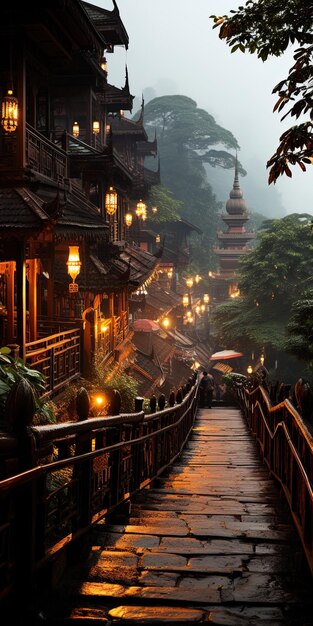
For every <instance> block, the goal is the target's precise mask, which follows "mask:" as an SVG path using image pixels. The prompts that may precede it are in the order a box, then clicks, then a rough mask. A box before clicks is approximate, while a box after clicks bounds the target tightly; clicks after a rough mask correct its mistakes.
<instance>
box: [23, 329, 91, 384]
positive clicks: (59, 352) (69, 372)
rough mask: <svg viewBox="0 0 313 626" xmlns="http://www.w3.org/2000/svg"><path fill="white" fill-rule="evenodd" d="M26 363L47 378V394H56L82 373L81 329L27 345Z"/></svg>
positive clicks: (57, 334)
mask: <svg viewBox="0 0 313 626" xmlns="http://www.w3.org/2000/svg"><path fill="white" fill-rule="evenodd" d="M25 363H26V365H28V366H29V367H33V368H34V369H36V370H38V371H39V372H41V373H42V374H44V376H45V380H46V387H45V392H46V393H50V392H55V391H57V390H58V389H60V388H61V387H62V386H64V383H65V382H69V381H70V380H74V379H75V378H77V377H78V376H79V375H80V372H81V367H80V366H81V328H79V327H78V328H72V329H70V330H63V331H61V332H58V333H55V334H53V335H49V336H48V337H43V338H42V339H37V341H31V342H29V343H27V344H26V355H25Z"/></svg>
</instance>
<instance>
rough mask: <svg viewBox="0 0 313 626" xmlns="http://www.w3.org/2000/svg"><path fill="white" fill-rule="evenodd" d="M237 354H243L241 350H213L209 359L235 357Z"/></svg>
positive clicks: (218, 359) (216, 359) (217, 359)
mask: <svg viewBox="0 0 313 626" xmlns="http://www.w3.org/2000/svg"><path fill="white" fill-rule="evenodd" d="M238 356H243V354H242V352H235V351H234V350H222V351H221V352H214V354H212V355H211V356H210V361H220V360H222V359H235V358H236V357H238Z"/></svg>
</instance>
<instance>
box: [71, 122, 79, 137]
mask: <svg viewBox="0 0 313 626" xmlns="http://www.w3.org/2000/svg"><path fill="white" fill-rule="evenodd" d="M72 135H73V137H79V124H78V122H74V124H73V128H72Z"/></svg>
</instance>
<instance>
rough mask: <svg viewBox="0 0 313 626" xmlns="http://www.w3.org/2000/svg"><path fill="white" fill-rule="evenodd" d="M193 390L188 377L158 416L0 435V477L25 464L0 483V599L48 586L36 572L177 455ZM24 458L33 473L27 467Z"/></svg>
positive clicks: (189, 419)
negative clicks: (35, 586) (32, 587)
mask: <svg viewBox="0 0 313 626" xmlns="http://www.w3.org/2000/svg"><path fill="white" fill-rule="evenodd" d="M197 391H198V381H197V376H196V374H194V375H193V376H192V377H191V378H190V379H189V381H188V383H186V385H185V386H184V388H183V389H182V390H180V391H179V392H178V393H177V395H176V399H175V398H174V400H173V397H172V402H171V404H172V406H168V407H166V408H164V409H163V410H159V411H158V412H154V413H151V414H147V415H145V414H144V412H143V411H139V412H136V413H134V414H127V415H126V414H121V415H117V416H111V417H98V418H91V419H83V420H82V421H78V422H75V423H64V424H57V425H47V426H31V427H30V428H27V429H26V430H24V431H23V432H22V430H20V426H19V434H18V436H17V437H13V436H8V435H7V436H6V437H1V435H0V461H1V456H2V461H1V463H0V470H2V472H4V471H5V469H7V471H8V473H9V472H10V471H12V468H13V467H14V456H15V457H16V458H15V462H16V464H17V466H18V464H20V463H21V459H26V467H24V468H23V469H25V470H26V471H23V472H22V473H20V474H16V475H14V476H12V477H8V478H4V479H3V480H1V481H0V503H1V521H0V545H1V546H2V551H1V553H0V568H1V572H2V574H1V577H0V599H2V600H5V598H6V597H8V598H11V597H12V595H13V593H17V594H18V595H19V594H20V593H24V594H25V593H26V594H27V592H28V589H29V586H30V585H31V584H34V582H36V585H39V586H40V581H41V580H44V585H47V584H48V583H47V575H45V576H42V572H45V573H47V568H48V569H49V567H50V568H52V566H53V563H55V561H56V558H57V556H58V554H62V555H63V556H62V560H63V559H64V558H65V555H66V548H67V547H70V546H71V545H73V543H74V542H75V541H77V540H78V539H79V538H80V537H81V536H82V535H84V534H85V533H86V532H87V531H88V530H89V529H90V527H91V526H92V525H93V524H94V523H95V522H97V521H98V520H99V519H100V518H102V517H104V516H107V515H108V514H109V513H112V512H113V511H114V510H115V509H116V507H117V506H118V505H121V504H122V503H123V502H125V501H128V500H129V498H130V497H131V495H132V494H134V493H135V492H137V491H138V490H140V489H142V488H143V487H145V486H147V485H148V484H149V483H151V482H152V481H153V480H154V479H155V478H156V477H157V476H159V474H160V473H161V472H162V471H163V470H164V468H166V467H167V466H168V465H169V464H171V463H172V462H173V461H174V460H175V459H176V458H177V457H178V456H179V455H180V454H181V452H182V449H183V447H184V445H185V443H186V441H187V439H188V436H189V433H190V431H191V429H192V426H193V423H194V419H195V415H196V410H197ZM137 400H140V399H137ZM82 416H83V417H86V416H85V415H84V410H83V411H82V413H81V415H80V417H82ZM4 439H6V441H5V443H4ZM9 450H11V453H10V455H9ZM1 452H2V455H1ZM8 455H9V456H10V457H11V458H10V459H9V464H8V465H6V464H5V459H7V458H8ZM30 458H31V459H32V461H31V465H33V467H31V468H30V469H27V459H28V460H29V459H30ZM24 465H25V464H24ZM58 567H59V566H58Z"/></svg>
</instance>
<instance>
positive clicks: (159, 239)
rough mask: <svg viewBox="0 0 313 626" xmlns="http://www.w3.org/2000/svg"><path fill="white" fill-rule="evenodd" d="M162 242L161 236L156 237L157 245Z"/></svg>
mask: <svg viewBox="0 0 313 626" xmlns="http://www.w3.org/2000/svg"><path fill="white" fill-rule="evenodd" d="M160 241H161V235H156V237H155V243H160Z"/></svg>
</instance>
